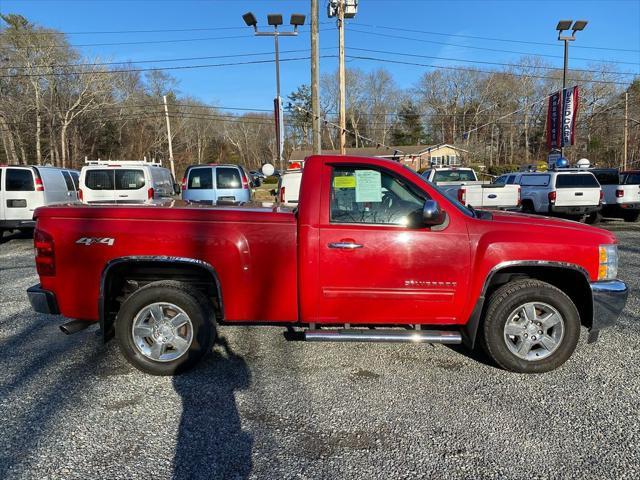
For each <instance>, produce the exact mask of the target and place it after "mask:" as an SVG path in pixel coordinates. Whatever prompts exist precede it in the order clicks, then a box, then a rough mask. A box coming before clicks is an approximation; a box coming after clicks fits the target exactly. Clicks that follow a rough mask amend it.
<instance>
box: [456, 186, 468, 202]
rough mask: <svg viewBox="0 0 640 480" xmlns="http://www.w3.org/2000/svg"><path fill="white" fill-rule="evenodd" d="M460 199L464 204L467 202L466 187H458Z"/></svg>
mask: <svg viewBox="0 0 640 480" xmlns="http://www.w3.org/2000/svg"><path fill="white" fill-rule="evenodd" d="M458 201H459V202H460V203H461V204H463V205H464V204H465V203H466V202H467V189H466V188H459V189H458Z"/></svg>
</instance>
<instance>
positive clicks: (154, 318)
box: [131, 302, 193, 362]
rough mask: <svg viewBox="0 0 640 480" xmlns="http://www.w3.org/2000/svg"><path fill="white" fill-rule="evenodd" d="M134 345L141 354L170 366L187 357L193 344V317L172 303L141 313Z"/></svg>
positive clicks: (154, 305)
mask: <svg viewBox="0 0 640 480" xmlns="http://www.w3.org/2000/svg"><path fill="white" fill-rule="evenodd" d="M131 335H132V336H133V343H134V345H135V346H136V348H137V349H138V351H139V352H140V353H142V354H143V355H144V356H145V357H147V358H150V359H151V360H154V361H156V362H170V361H172V360H176V359H178V358H180V357H181V356H183V355H184V354H185V353H187V351H188V350H189V347H190V346H191V342H192V341H193V324H192V323H191V319H190V318H189V315H187V313H186V312H185V311H184V310H183V309H182V308H180V307H178V306H177V305H174V304H172V303H165V302H159V303H152V304H150V305H147V306H146V307H144V308H143V309H142V310H140V311H139V312H138V313H137V314H136V316H135V318H134V319H133V326H132V328H131Z"/></svg>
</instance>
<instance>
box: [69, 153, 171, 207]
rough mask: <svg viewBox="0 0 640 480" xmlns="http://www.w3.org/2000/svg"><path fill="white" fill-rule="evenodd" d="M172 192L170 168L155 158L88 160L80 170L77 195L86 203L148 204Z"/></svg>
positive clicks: (168, 196) (168, 195)
mask: <svg viewBox="0 0 640 480" xmlns="http://www.w3.org/2000/svg"><path fill="white" fill-rule="evenodd" d="M174 194H176V184H175V182H174V179H173V176H172V175H171V171H170V170H169V169H167V168H163V167H162V166H161V164H160V163H157V162H147V161H144V160H142V161H137V160H90V161H88V162H87V164H86V165H85V166H84V167H82V170H81V171H80V199H81V200H82V202H83V203H87V204H99V203H117V204H128V203H131V204H148V203H154V201H157V200H162V199H167V198H170V197H172V196H173V195H174Z"/></svg>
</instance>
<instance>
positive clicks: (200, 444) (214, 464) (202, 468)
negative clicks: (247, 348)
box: [173, 337, 253, 480]
mask: <svg viewBox="0 0 640 480" xmlns="http://www.w3.org/2000/svg"><path fill="white" fill-rule="evenodd" d="M250 383H251V372H250V370H249V368H248V366H247V364H246V362H245V361H244V359H243V358H242V357H240V356H239V355H237V354H236V353H234V352H233V350H232V349H231V347H230V346H229V344H228V343H227V341H226V339H225V338H223V337H220V338H218V339H217V341H216V345H215V346H214V350H213V353H212V355H210V356H209V357H208V359H207V361H205V362H203V363H202V364H201V365H200V366H199V367H197V368H195V369H194V370H192V371H191V372H188V373H185V374H183V375H179V376H176V377H174V379H173V385H174V388H175V390H176V392H178V394H179V395H180V396H181V397H182V417H181V419H180V427H179V431H178V438H177V443H176V452H175V457H174V472H173V478H174V479H176V480H178V479H199V478H202V479H205V478H206V479H218V478H219V479H227V478H233V479H244V478H248V477H249V474H250V473H251V469H252V461H251V453H252V448H253V437H252V436H251V435H250V434H248V433H247V432H244V431H243V430H242V424H241V422H240V414H239V413H238V408H237V406H236V401H235V395H234V392H236V391H238V390H244V389H246V388H248V387H249V385H250Z"/></svg>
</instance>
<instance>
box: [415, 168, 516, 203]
mask: <svg viewBox="0 0 640 480" xmlns="http://www.w3.org/2000/svg"><path fill="white" fill-rule="evenodd" d="M422 176H423V177H424V178H425V179H426V180H428V181H429V182H431V183H433V184H435V185H437V186H438V187H439V188H440V190H443V191H444V193H445V194H446V195H447V196H448V197H449V198H451V199H453V200H457V201H458V202H460V203H462V204H463V205H471V206H472V207H475V208H493V209H516V208H518V207H519V206H520V186H519V185H506V184H505V183H490V182H483V181H480V180H478V176H477V175H476V172H475V171H474V170H473V169H471V168H457V167H435V168H432V169H430V170H426V171H425V172H424V173H423V174H422Z"/></svg>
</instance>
